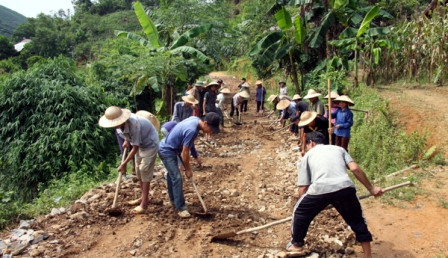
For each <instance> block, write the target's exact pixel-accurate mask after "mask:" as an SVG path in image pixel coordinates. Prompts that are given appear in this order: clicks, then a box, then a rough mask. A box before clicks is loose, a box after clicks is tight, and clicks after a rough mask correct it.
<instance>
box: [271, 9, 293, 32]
mask: <svg viewBox="0 0 448 258" xmlns="http://www.w3.org/2000/svg"><path fill="white" fill-rule="evenodd" d="M274 16H275V19H276V20H277V25H278V27H280V29H281V30H283V31H286V30H289V29H290V28H291V27H292V22H291V15H290V14H289V12H288V11H287V10H286V8H285V7H284V6H282V8H281V9H280V10H278V11H277V12H276V13H275V15H274Z"/></svg>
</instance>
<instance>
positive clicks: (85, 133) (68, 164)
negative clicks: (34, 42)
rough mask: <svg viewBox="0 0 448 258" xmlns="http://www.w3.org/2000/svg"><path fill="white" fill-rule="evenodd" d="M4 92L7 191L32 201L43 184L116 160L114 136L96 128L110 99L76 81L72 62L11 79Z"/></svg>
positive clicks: (1, 135) (0, 103) (0, 178)
mask: <svg viewBox="0 0 448 258" xmlns="http://www.w3.org/2000/svg"><path fill="white" fill-rule="evenodd" d="M0 89H1V92H0V110H1V116H0V124H1V125H2V128H1V129H0V140H1V142H2V153H3V155H2V156H1V158H0V164H2V168H1V171H0V182H1V187H2V188H3V189H6V190H13V191H14V192H15V193H16V194H17V197H20V198H22V199H23V198H25V199H30V198H31V197H33V196H35V195H36V194H37V191H38V185H39V184H41V185H43V186H45V185H46V183H47V182H48V181H49V180H50V179H52V178H60V177H61V176H62V175H63V174H64V173H68V172H74V171H78V170H79V169H81V168H84V167H87V168H88V167H94V166H95V165H96V164H98V163H99V162H101V161H103V160H104V159H110V158H115V155H113V154H114V153H116V148H111V145H116V140H114V138H113V137H114V135H113V132H112V130H109V131H106V130H103V129H101V128H100V127H99V126H98V125H97V123H98V117H99V116H100V115H101V114H102V113H103V112H104V110H105V109H106V107H107V105H106V104H107V101H106V96H105V94H104V93H103V92H101V90H100V89H99V88H95V87H89V86H87V85H85V83H84V81H83V80H82V79H81V78H80V77H78V76H76V75H75V66H74V63H73V62H72V61H69V60H68V59H66V58H56V59H54V60H48V61H47V62H43V63H38V64H37V65H35V66H34V67H33V68H32V69H30V70H29V71H27V72H18V73H16V74H14V75H12V76H10V78H8V79H6V80H5V81H4V82H3V83H2V86H1V87H0ZM114 147H116V146H114ZM85 171H86V173H88V171H89V170H88V169H85ZM105 173H106V172H105V171H104V174H105Z"/></svg>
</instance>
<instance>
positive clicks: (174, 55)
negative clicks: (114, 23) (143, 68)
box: [115, 1, 211, 115]
mask: <svg viewBox="0 0 448 258" xmlns="http://www.w3.org/2000/svg"><path fill="white" fill-rule="evenodd" d="M134 10H135V14H136V15H137V18H138V20H139V22H140V24H141V26H142V28H143V31H144V33H145V36H146V38H145V37H142V36H140V35H138V34H135V33H130V32H125V31H116V33H115V34H116V35H117V36H118V37H127V38H129V39H132V40H136V41H138V42H139V43H140V44H141V45H143V46H146V47H148V49H149V50H150V51H151V52H159V53H162V55H163V56H164V58H163V59H161V61H163V60H166V62H163V64H164V66H165V68H164V69H162V70H160V73H157V74H148V73H147V72H145V73H144V74H143V75H141V76H140V78H139V79H138V80H137V81H136V86H135V87H134V94H136V91H135V89H137V88H139V86H141V85H148V84H150V85H152V87H155V88H158V85H163V86H162V87H161V91H162V100H163V101H162V106H161V108H160V111H161V114H162V115H169V114H170V113H171V110H170V109H171V107H172V105H173V101H174V99H173V94H175V93H174V87H175V84H176V81H178V80H181V81H184V82H185V81H186V80H187V78H188V77H187V71H186V69H185V68H186V67H185V66H184V65H183V64H182V63H183V62H182V61H181V60H182V59H192V60H198V62H203V63H208V62H209V59H208V57H207V56H206V55H204V54H203V53H202V52H201V51H199V50H198V49H196V48H194V47H191V46H188V45H187V43H188V42H189V41H190V40H191V39H192V38H194V37H197V36H199V35H201V34H203V33H205V32H207V31H209V30H210V28H211V25H209V24H208V25H202V26H197V27H195V28H192V29H190V30H188V31H186V32H185V33H183V34H182V35H181V36H179V37H178V38H177V39H176V40H175V41H174V42H172V44H171V45H170V46H165V44H164V43H163V42H162V41H161V40H160V39H159V32H158V30H157V28H156V26H155V25H154V22H153V21H152V20H151V19H150V18H149V17H148V16H147V15H146V13H145V10H144V8H143V6H142V4H141V3H140V2H138V1H137V2H135V3H134ZM178 57H181V59H179V58H178ZM195 63H197V62H196V61H195Z"/></svg>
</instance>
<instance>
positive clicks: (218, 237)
mask: <svg viewBox="0 0 448 258" xmlns="http://www.w3.org/2000/svg"><path fill="white" fill-rule="evenodd" d="M407 185H412V183H411V181H407V182H404V183H401V184H398V185H393V186H390V187H387V188H384V189H383V191H384V192H387V191H390V190H393V189H396V188H400V187H403V186H407ZM370 196H372V194H371V193H368V194H364V195H361V196H359V197H358V198H359V199H360V200H361V199H365V198H367V197H370ZM331 207H332V206H331V205H329V206H328V207H327V208H326V209H328V208H331ZM291 219H292V216H291V217H287V218H284V219H281V220H277V221H274V222H271V223H269V224H266V225H262V226H258V227H255V228H249V229H245V230H241V231H238V232H226V233H222V234H219V235H215V236H213V237H212V239H211V240H210V242H214V241H216V240H224V239H227V238H230V237H234V236H236V235H241V234H245V233H250V232H253V231H258V230H260V229H265V228H269V227H272V226H274V225H277V224H281V223H283V222H287V221H290V220H291Z"/></svg>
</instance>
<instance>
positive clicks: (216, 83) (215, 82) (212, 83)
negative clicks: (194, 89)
mask: <svg viewBox="0 0 448 258" xmlns="http://www.w3.org/2000/svg"><path fill="white" fill-rule="evenodd" d="M213 85H215V86H219V83H218V81H212V82H210V83H209V84H207V86H206V87H207V88H208V87H211V86H213Z"/></svg>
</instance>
